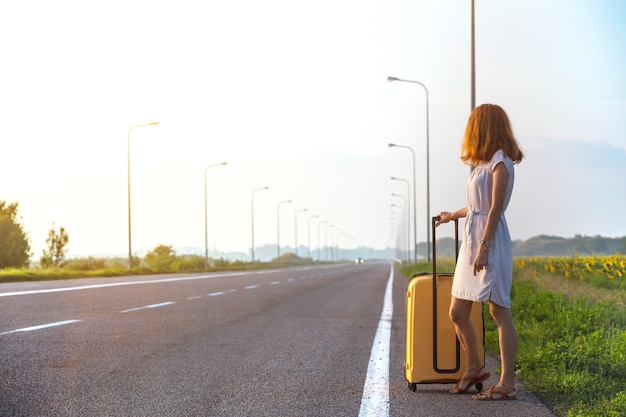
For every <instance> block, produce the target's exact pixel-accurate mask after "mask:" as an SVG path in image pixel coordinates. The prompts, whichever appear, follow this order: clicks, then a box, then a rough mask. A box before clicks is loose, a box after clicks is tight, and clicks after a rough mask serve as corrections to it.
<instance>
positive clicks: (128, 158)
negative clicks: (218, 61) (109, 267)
mask: <svg viewBox="0 0 626 417" xmlns="http://www.w3.org/2000/svg"><path fill="white" fill-rule="evenodd" d="M158 124H159V122H152V123H146V124H142V125H136V126H133V127H131V128H130V129H128V137H127V140H126V148H127V152H126V157H127V162H128V269H132V268H133V250H132V245H131V241H132V240H131V227H130V132H132V131H133V130H134V129H137V128H138V127H144V126H158Z"/></svg>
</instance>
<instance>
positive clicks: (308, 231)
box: [306, 214, 319, 259]
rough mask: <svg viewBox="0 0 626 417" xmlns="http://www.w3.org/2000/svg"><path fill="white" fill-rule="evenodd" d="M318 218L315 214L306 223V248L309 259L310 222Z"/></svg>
mask: <svg viewBox="0 0 626 417" xmlns="http://www.w3.org/2000/svg"><path fill="white" fill-rule="evenodd" d="M318 217H319V215H317V214H316V215H315V216H310V217H309V220H308V222H307V226H308V227H307V233H306V236H307V245H306V246H307V257H308V258H309V259H311V220H313V219H317V218H318Z"/></svg>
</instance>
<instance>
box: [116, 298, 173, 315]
mask: <svg viewBox="0 0 626 417" xmlns="http://www.w3.org/2000/svg"><path fill="white" fill-rule="evenodd" d="M170 304H176V302H175V301H166V302H164V303H158V304H150V305H148V306H143V307H135V308H129V309H128V310H122V311H120V313H130V312H131V311H137V310H143V309H146V308H157V307H163V306H168V305H170Z"/></svg>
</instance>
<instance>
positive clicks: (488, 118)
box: [461, 104, 524, 164]
mask: <svg viewBox="0 0 626 417" xmlns="http://www.w3.org/2000/svg"><path fill="white" fill-rule="evenodd" d="M500 149H502V151H503V152H504V154H505V155H506V156H508V157H509V158H511V159H512V160H513V162H514V163H516V164H517V163H520V162H521V161H522V159H523V158H524V153H523V152H522V151H521V150H520V148H519V145H518V144H517V141H516V140H515V137H514V136H513V130H512V129H511V122H510V121H509V117H508V116H507V115H506V112H505V111H504V110H503V109H502V107H500V106H498V105H496V104H482V105H480V106H478V107H476V108H475V109H474V111H473V112H472V114H470V117H469V120H468V122H467V127H466V128H465V137H464V138H463V146H462V147H461V160H463V162H465V163H470V164H477V163H478V162H481V161H487V162H488V161H490V160H491V157H492V156H493V154H494V153H496V152H497V151H498V150H500Z"/></svg>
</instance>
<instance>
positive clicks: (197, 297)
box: [187, 295, 202, 300]
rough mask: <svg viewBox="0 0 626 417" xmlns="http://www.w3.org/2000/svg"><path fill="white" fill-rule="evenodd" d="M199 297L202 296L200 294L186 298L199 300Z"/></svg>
mask: <svg viewBox="0 0 626 417" xmlns="http://www.w3.org/2000/svg"><path fill="white" fill-rule="evenodd" d="M200 298H202V296H200V295H196V296H195V297H187V300H199V299H200Z"/></svg>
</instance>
